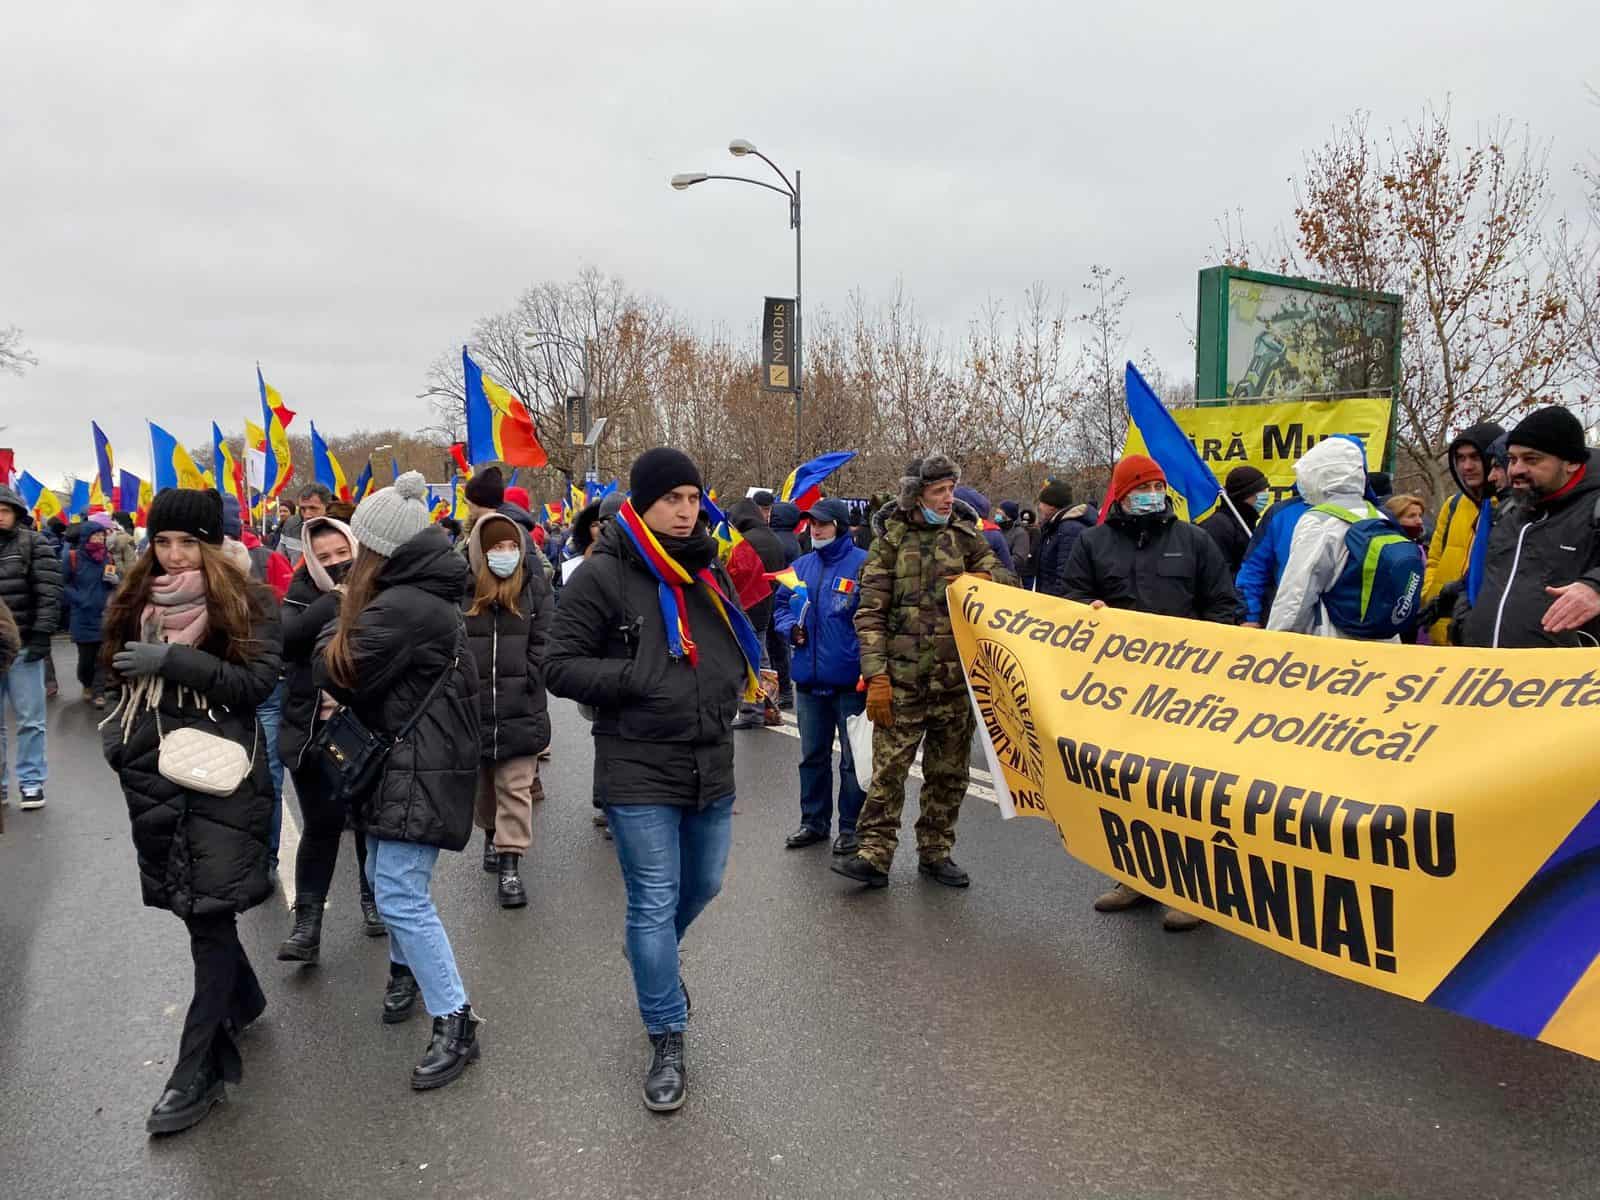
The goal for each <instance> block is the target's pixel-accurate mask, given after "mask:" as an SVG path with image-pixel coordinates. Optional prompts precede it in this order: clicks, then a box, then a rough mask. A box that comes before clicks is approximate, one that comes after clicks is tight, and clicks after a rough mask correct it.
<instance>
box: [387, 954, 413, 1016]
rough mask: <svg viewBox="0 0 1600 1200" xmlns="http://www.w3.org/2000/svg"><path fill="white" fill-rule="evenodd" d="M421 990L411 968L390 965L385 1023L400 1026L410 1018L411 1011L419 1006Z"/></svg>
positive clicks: (396, 964)
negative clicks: (418, 999)
mask: <svg viewBox="0 0 1600 1200" xmlns="http://www.w3.org/2000/svg"><path fill="white" fill-rule="evenodd" d="M421 990H422V989H421V988H419V987H418V986H417V977H416V976H415V975H413V974H412V973H411V968H410V967H402V966H401V965H400V964H399V963H393V962H392V963H390V964H389V986H388V987H386V988H384V990H383V1023H384V1024H385V1025H398V1024H400V1022H401V1021H404V1020H405V1019H406V1018H407V1017H409V1016H410V1015H411V1010H412V1009H414V1008H416V1006H417V995H418V994H419V993H420V991H421Z"/></svg>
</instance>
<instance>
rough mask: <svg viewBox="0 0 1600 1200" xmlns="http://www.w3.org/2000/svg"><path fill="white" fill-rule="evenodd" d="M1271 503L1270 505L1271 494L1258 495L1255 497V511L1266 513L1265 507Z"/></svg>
mask: <svg viewBox="0 0 1600 1200" xmlns="http://www.w3.org/2000/svg"><path fill="white" fill-rule="evenodd" d="M1271 503H1272V493H1271V492H1261V493H1258V494H1257V496H1256V511H1257V512H1258V513H1264V512H1266V511H1267V506H1268V505H1269V504H1271Z"/></svg>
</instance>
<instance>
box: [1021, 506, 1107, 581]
mask: <svg viewBox="0 0 1600 1200" xmlns="http://www.w3.org/2000/svg"><path fill="white" fill-rule="evenodd" d="M1099 519H1100V515H1099V514H1098V513H1097V512H1095V510H1094V509H1093V507H1091V506H1090V505H1087V504H1079V505H1077V506H1076V507H1074V508H1064V509H1062V510H1061V511H1060V512H1058V513H1055V514H1053V515H1052V516H1051V518H1050V519H1049V520H1048V521H1046V522H1045V523H1044V524H1043V525H1042V526H1040V527H1039V553H1038V555H1037V556H1036V557H1035V559H1034V569H1035V570H1036V571H1037V572H1038V580H1039V590H1040V591H1041V592H1044V593H1045V594H1046V595H1048V596H1065V595H1066V594H1067V561H1068V560H1069V559H1070V558H1071V557H1072V550H1073V547H1074V546H1076V545H1077V544H1078V539H1079V538H1081V537H1082V536H1083V535H1084V533H1086V532H1087V531H1088V530H1090V529H1093V528H1094V527H1095V525H1096V524H1097V523H1098V522H1099Z"/></svg>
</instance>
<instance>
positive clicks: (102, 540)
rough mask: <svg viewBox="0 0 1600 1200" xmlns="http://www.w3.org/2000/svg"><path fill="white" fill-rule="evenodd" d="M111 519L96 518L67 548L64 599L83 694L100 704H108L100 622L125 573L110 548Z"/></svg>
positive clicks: (82, 528) (96, 704)
mask: <svg viewBox="0 0 1600 1200" xmlns="http://www.w3.org/2000/svg"><path fill="white" fill-rule="evenodd" d="M109 527H110V522H109V520H108V521H107V522H106V523H104V524H102V523H101V522H98V521H95V520H93V519H91V520H89V521H87V522H85V523H84V524H83V525H82V526H81V527H80V529H81V533H80V534H79V537H78V545H77V548H76V549H72V550H68V551H67V576H66V579H65V580H64V581H63V584H64V587H63V591H62V599H64V600H65V601H66V604H67V632H68V634H69V635H70V636H71V637H72V640H73V642H74V643H75V644H76V645H77V647H78V682H79V683H80V684H82V685H83V698H84V700H85V701H86V702H87V703H89V704H93V705H94V706H95V707H96V708H104V707H105V706H106V698H105V695H104V687H103V685H104V683H105V668H104V667H103V666H102V665H101V663H100V623H101V621H103V620H104V619H105V614H106V601H108V600H110V599H111V593H112V592H114V591H116V590H117V585H118V584H120V583H121V582H122V576H121V574H120V573H119V572H118V571H117V564H116V563H115V562H114V561H113V560H112V558H111V554H110V552H109V550H108V549H107V548H106V538H107V536H108V529H109Z"/></svg>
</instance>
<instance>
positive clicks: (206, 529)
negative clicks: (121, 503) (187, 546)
mask: <svg viewBox="0 0 1600 1200" xmlns="http://www.w3.org/2000/svg"><path fill="white" fill-rule="evenodd" d="M145 532H146V533H148V534H149V536H150V540H151V541H152V542H153V541H155V540H156V534H158V533H187V534H189V535H190V536H191V537H194V538H197V539H199V540H200V541H202V542H209V543H210V544H211V545H213V546H220V545H222V497H221V495H219V494H218V492H217V489H216V488H168V489H167V490H166V491H164V492H157V493H156V498H155V499H154V500H152V501H151V502H150V515H149V517H148V518H147V519H146V521H145Z"/></svg>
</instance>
